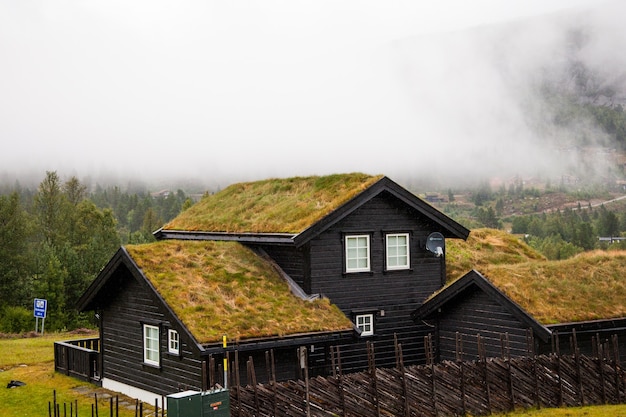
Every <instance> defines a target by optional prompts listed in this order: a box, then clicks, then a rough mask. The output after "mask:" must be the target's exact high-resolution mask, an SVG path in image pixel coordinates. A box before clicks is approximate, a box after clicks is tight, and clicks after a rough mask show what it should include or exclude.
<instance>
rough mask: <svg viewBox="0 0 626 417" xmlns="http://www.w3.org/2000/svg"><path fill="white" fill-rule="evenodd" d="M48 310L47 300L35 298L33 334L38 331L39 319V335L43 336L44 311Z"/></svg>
mask: <svg viewBox="0 0 626 417" xmlns="http://www.w3.org/2000/svg"><path fill="white" fill-rule="evenodd" d="M47 310H48V300H46V299H43V298H35V303H34V309H33V315H34V316H35V333H37V331H38V330H39V319H41V334H43V331H44V326H45V322H46V311H47Z"/></svg>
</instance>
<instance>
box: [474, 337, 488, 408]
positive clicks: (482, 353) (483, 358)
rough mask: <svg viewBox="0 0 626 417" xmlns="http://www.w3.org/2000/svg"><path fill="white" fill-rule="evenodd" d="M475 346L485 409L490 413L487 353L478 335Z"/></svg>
mask: <svg viewBox="0 0 626 417" xmlns="http://www.w3.org/2000/svg"><path fill="white" fill-rule="evenodd" d="M476 346H477V348H478V360H479V362H480V363H482V368H483V383H484V386H485V398H486V400H487V409H488V410H489V412H490V413H491V389H490V388H489V369H488V368H487V351H486V350H485V344H484V342H483V339H482V337H480V334H477V335H476Z"/></svg>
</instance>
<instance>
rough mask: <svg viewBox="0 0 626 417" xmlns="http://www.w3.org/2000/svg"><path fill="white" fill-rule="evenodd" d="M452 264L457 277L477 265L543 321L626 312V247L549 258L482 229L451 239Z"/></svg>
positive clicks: (507, 236) (509, 237)
mask: <svg viewBox="0 0 626 417" xmlns="http://www.w3.org/2000/svg"><path fill="white" fill-rule="evenodd" d="M446 262H447V264H446V266H447V268H448V270H450V271H455V275H454V279H456V278H458V277H460V274H456V271H460V270H462V269H463V270H464V272H467V271H468V270H470V269H472V268H473V269H476V270H477V271H479V272H480V273H481V274H483V275H484V276H485V277H486V278H487V279H488V280H489V281H491V282H492V283H493V284H494V285H495V286H496V287H498V288H499V289H500V290H501V291H502V292H504V293H505V294H506V295H507V296H508V297H509V298H511V299H512V300H513V301H515V302H516V303H517V304H519V305H520V306H521V307H522V308H524V309H525V310H526V311H527V312H529V313H530V314H531V315H532V316H533V317H534V318H535V319H536V320H537V321H539V322H540V323H542V324H556V323H567V322H577V321H585V320H599V319H610V318H617V317H625V316H626V278H625V277H626V251H594V252H588V253H582V254H579V255H577V256H575V257H573V258H570V259H566V260H562V261H548V260H546V259H545V258H543V257H542V256H541V255H539V254H538V253H537V252H535V251H534V250H533V249H531V248H530V247H528V245H526V244H525V243H524V242H522V241H521V240H519V239H518V238H516V237H515V236H513V235H510V234H507V233H505V232H502V231H497V230H491V229H479V230H476V231H472V234H471V235H470V237H469V238H468V240H467V241H465V242H464V241H457V240H454V241H450V242H449V243H448V247H447V253H446ZM469 265H472V266H470V267H469V268H468V266H469Z"/></svg>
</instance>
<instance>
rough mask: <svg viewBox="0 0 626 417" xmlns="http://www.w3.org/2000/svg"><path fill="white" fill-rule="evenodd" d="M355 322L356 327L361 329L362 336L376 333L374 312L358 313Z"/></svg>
mask: <svg viewBox="0 0 626 417" xmlns="http://www.w3.org/2000/svg"><path fill="white" fill-rule="evenodd" d="M354 322H355V324H356V327H357V328H359V329H360V330H361V336H373V335H374V314H371V313H370V314H357V315H356V317H355V318H354ZM368 327H369V328H368Z"/></svg>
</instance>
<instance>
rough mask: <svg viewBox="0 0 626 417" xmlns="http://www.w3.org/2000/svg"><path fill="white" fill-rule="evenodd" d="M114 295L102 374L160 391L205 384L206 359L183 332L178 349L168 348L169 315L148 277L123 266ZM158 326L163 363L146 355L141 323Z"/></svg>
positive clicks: (106, 320) (106, 313)
mask: <svg viewBox="0 0 626 417" xmlns="http://www.w3.org/2000/svg"><path fill="white" fill-rule="evenodd" d="M117 274H119V275H118V276H117V277H116V278H117V279H116V280H115V282H110V283H109V284H110V285H114V286H115V289H114V290H113V289H110V290H109V291H115V292H116V295H115V296H114V297H111V298H110V303H109V304H107V305H106V307H105V308H104V310H102V311H101V312H100V314H101V320H102V323H101V329H102V338H103V340H102V346H101V352H102V353H103V376H104V377H105V378H109V379H111V380H115V381H117V382H120V383H124V384H128V385H132V386H134V387H137V388H141V389H144V390H146V391H150V392H154V393H157V394H160V395H167V394H171V393H173V392H177V391H180V390H185V389H194V390H200V389H202V361H201V359H200V357H199V353H195V352H194V351H193V350H192V349H191V348H190V343H188V342H187V341H186V340H185V339H184V333H182V332H181V331H180V329H174V330H177V331H178V333H179V337H180V355H172V354H170V353H168V352H167V329H168V328H169V327H168V326H169V325H170V318H168V317H165V315H164V313H163V311H162V310H161V309H160V306H159V305H158V304H157V302H156V301H155V299H154V297H153V295H152V292H151V291H150V289H149V288H148V287H147V286H146V284H145V283H140V282H139V281H137V280H136V279H135V278H134V277H133V276H132V274H131V273H130V272H129V271H128V269H126V268H125V267H120V268H119V270H118V272H117ZM144 323H145V324H151V325H156V326H159V328H160V332H159V333H160V345H159V347H160V366H159V367H155V366H151V365H147V364H145V363H144V360H143V324H144Z"/></svg>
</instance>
